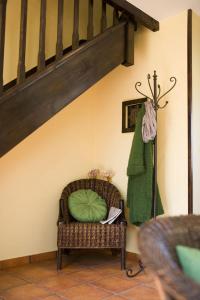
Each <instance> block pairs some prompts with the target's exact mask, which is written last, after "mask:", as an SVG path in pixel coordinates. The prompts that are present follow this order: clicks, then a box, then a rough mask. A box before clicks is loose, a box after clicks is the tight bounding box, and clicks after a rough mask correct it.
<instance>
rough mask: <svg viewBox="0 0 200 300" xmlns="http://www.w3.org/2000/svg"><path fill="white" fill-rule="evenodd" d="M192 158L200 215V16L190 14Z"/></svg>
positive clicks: (197, 212) (196, 198)
mask: <svg viewBox="0 0 200 300" xmlns="http://www.w3.org/2000/svg"><path fill="white" fill-rule="evenodd" d="M192 19H193V21H192V28H193V29H192V32H193V34H192V52H193V54H192V73H193V74H192V76H193V80H192V82H193V90H192V95H193V96H192V150H193V151H192V156H193V209H194V213H196V214H199V213H200V200H199V194H200V185H199V175H200V155H199V153H200V139H199V132H200V118H199V116H200V36H199V33H200V16H199V15H197V14H196V13H195V12H193V14H192Z"/></svg>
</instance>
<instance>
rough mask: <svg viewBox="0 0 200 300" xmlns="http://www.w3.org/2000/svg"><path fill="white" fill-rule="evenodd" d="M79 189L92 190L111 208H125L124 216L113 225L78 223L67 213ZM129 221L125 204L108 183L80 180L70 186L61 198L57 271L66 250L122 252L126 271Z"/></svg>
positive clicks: (114, 188)
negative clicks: (73, 193)
mask: <svg viewBox="0 0 200 300" xmlns="http://www.w3.org/2000/svg"><path fill="white" fill-rule="evenodd" d="M79 189H91V190H93V191H95V192H96V193H98V194H99V195H100V196H101V197H102V198H103V199H105V200H106V202H107V207H108V210H109V208H110V207H111V206H114V207H118V208H121V209H122V214H121V215H120V216H119V217H118V218H117V220H116V221H115V222H114V223H113V224H110V225H109V224H105V225H102V224H100V223H79V222H77V221H75V220H74V219H73V217H72V216H71V215H70V214H69V211H68V197H69V195H70V194H71V193H72V192H74V191H77V190H79ZM126 224H127V223H126V220H125V218H124V201H123V200H122V199H121V195H120V193H119V191H118V189H117V188H116V187H115V186H114V185H113V184H111V183H109V182H108V181H104V180H99V179H81V180H77V181H73V182H71V183H69V184H68V185H67V186H66V187H65V188H64V190H63V192H62V195H61V198H60V209H59V217H58V239H57V245H58V255H57V268H58V269H61V265H62V253H63V250H64V249H87V248H88V249H89V248H90V249H95V248H96V249H106V248H110V249H112V250H113V249H120V250H121V269H125V248H126Z"/></svg>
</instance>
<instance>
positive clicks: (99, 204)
mask: <svg viewBox="0 0 200 300" xmlns="http://www.w3.org/2000/svg"><path fill="white" fill-rule="evenodd" d="M68 207H69V211H70V213H71V215H72V216H73V217H74V219H76V220H77V221H79V222H89V223H90V222H92V223H93V222H99V221H101V220H103V219H104V218H105V217H106V215H107V205H106V201H105V200H104V199H102V198H101V197H100V196H99V195H98V194H97V193H95V192H94V191H92V190H78V191H76V192H73V193H71V195H70V196H69V199H68Z"/></svg>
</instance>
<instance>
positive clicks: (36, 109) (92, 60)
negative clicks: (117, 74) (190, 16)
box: [0, 0, 159, 156]
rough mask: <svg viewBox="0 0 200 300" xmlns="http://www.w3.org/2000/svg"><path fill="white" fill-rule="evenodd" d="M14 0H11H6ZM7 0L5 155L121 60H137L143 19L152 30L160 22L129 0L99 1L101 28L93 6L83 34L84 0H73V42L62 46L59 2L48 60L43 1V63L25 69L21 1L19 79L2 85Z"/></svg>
mask: <svg viewBox="0 0 200 300" xmlns="http://www.w3.org/2000/svg"><path fill="white" fill-rule="evenodd" d="M7 1H12V0H7ZM7 1H6V0H0V156H2V155H4V154H5V153H6V152H8V151H9V150H10V149H12V148H13V147H14V146H15V145H17V144H18V143H19V142H20V141H22V140H23V139H24V138H25V137H27V136H28V135H29V134H31V133H32V132H33V131H34V130H36V129H37V128H38V127H39V126H41V125H42V124H43V123H44V122H46V121H47V120H49V119H50V118H51V117H52V116H54V115H55V114H56V113H57V112H58V111H60V110H61V109H62V108H63V107H65V106H66V105H67V104H69V103H70V102H71V101H72V100H74V99H75V98H76V97H78V96H79V95H80V94H81V93H83V92H84V91H85V90H87V89H88V88H89V87H91V86H92V85H93V84H94V83H96V82H97V81H98V80H99V79H101V78H102V77H103V76H104V75H106V74H107V73H108V72H110V71H111V70H112V69H113V68H115V67H116V66H118V65H120V64H124V65H125V66H130V65H133V63H134V31H135V30H136V29H137V26H138V24H142V25H143V26H146V27H147V28H148V29H150V30H152V31H157V30H159V23H158V22H157V21H156V20H154V19H153V18H151V17H150V16H148V15H147V14H145V13H144V12H142V11H141V10H139V9H138V8H136V7H135V6H133V5H131V4H130V3H129V2H127V1H125V0H107V1H106V0H100V1H101V2H102V5H101V7H102V11H101V26H100V27H101V31H100V32H99V34H97V35H96V36H94V27H93V24H94V17H93V11H94V6H95V2H96V0H85V3H86V4H85V5H87V6H88V20H87V24H86V26H87V38H86V39H84V40H80V39H79V17H80V14H81V11H80V9H79V4H80V3H79V0H74V16H73V35H72V46H71V47H69V48H66V49H63V5H64V0H55V1H57V3H58V17H57V42H56V45H55V49H56V51H55V56H53V57H51V58H49V59H46V55H45V34H46V0H41V8H40V32H39V50H38V65H37V66H36V67H35V68H33V69H31V70H29V71H26V67H25V56H26V29H27V6H28V0H21V23H20V37H19V38H20V43H19V61H18V70H17V78H16V80H13V81H11V82H9V83H8V84H6V85H4V84H3V76H4V74H3V66H4V44H5V24H6V4H7ZM108 6H111V7H112V10H113V20H112V26H111V27H109V28H108V27H107V8H108Z"/></svg>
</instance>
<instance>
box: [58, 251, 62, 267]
mask: <svg viewBox="0 0 200 300" xmlns="http://www.w3.org/2000/svg"><path fill="white" fill-rule="evenodd" d="M61 268H62V249H61V248H58V251H57V270H61Z"/></svg>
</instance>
